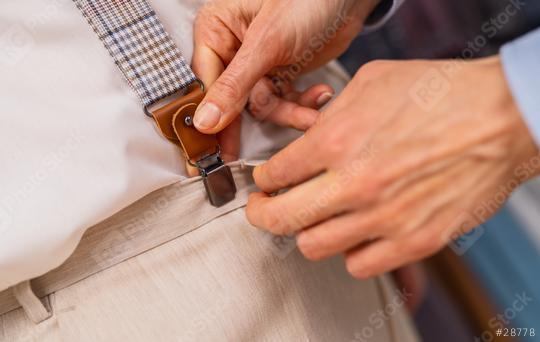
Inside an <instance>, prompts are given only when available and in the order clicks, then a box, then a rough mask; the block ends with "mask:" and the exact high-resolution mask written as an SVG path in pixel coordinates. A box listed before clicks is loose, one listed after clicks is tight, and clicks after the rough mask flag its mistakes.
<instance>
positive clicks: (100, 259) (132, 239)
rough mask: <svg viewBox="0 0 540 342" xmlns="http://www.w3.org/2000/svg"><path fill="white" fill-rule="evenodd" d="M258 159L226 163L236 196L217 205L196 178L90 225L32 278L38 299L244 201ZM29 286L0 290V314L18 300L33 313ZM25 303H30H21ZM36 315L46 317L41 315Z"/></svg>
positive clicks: (208, 219) (157, 244)
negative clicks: (59, 260)
mask: <svg viewBox="0 0 540 342" xmlns="http://www.w3.org/2000/svg"><path fill="white" fill-rule="evenodd" d="M258 163H259V162H257V161H253V162H247V161H238V162H234V163H231V164H229V166H230V167H231V170H232V173H233V176H234V179H235V182H236V185H237V188H238V192H237V194H236V198H235V200H233V201H232V202H230V203H228V204H226V205H224V206H223V207H220V208H215V207H213V206H211V205H210V203H209V202H208V200H207V198H206V196H207V195H206V191H205V188H204V185H203V182H202V180H201V178H200V177H195V178H190V179H187V180H184V181H182V182H179V183H176V184H172V185H170V186H167V187H165V188H162V189H160V190H157V191H154V192H152V193H150V194H148V195H147V196H145V197H144V198H142V199H140V200H139V201H137V202H135V203H133V204H132V205H130V206H129V207H127V208H125V209H123V210H121V211H119V212H118V213H116V214H114V215H113V216H111V217H109V218H108V219H106V220H104V221H103V222H101V223H99V224H97V225H95V226H93V227H91V228H90V229H88V230H87V231H86V232H85V234H84V235H83V237H82V239H81V241H80V243H79V245H78V246H77V248H76V250H75V251H74V252H73V254H72V255H71V256H70V257H69V258H68V259H67V260H66V261H65V262H64V263H63V264H62V265H61V266H60V267H58V268H56V269H54V270H52V271H50V272H48V273H46V274H44V275H43V276H40V277H38V278H36V279H33V280H32V281H31V284H32V289H33V293H34V294H35V296H37V297H38V298H42V297H46V296H48V295H49V294H51V293H54V292H56V291H59V290H61V289H63V288H66V287H68V286H70V285H72V284H74V283H76V282H78V281H80V280H82V279H85V278H87V277H90V276H92V275H93V274H96V273H98V272H100V271H103V270H105V269H107V268H110V267H112V266H114V265H116V264H118V263H121V262H123V261H125V260H127V259H129V258H132V257H134V256H136V255H139V254H141V253H144V252H146V251H148V250H150V249H153V248H156V247H158V246H160V245H162V244H164V243H166V242H168V241H171V240H173V239H176V238H178V237H180V236H182V235H184V234H187V233H189V232H190V231H193V230H195V229H197V228H199V227H201V226H203V225H205V224H206V223H208V222H210V221H211V220H213V219H215V218H216V217H219V216H221V215H224V214H226V213H228V212H231V211H233V210H236V209H238V208H240V207H243V206H245V204H246V202H247V198H248V194H249V193H250V192H253V191H254V190H255V189H256V187H255V185H254V182H253V179H252V177H251V171H252V167H253V166H255V165H256V164H258ZM165 210H167V211H172V212H175V213H176V214H175V215H174V216H173V217H174V220H171V219H170V218H171V215H163V216H161V215H160V212H163V211H165ZM28 289H29V287H28V283H27V282H24V283H21V284H19V285H18V286H14V287H13V288H9V289H7V290H4V291H2V292H0V315H2V314H5V313H7V312H9V311H12V310H15V309H18V308H19V307H21V304H22V306H23V307H24V308H25V310H26V311H27V313H28V314H29V316H30V317H31V316H32V313H31V312H29V311H32V312H35V310H34V309H32V308H31V306H33V307H35V304H36V301H35V300H34V301H32V299H31V298H28ZM22 290H24V291H22ZM21 296H22V297H21ZM25 302H28V303H30V304H31V305H24V304H25ZM36 316H37V317H42V318H43V317H44V316H43V314H39V315H36ZM31 318H32V317H31ZM33 320H34V321H36V320H37V321H39V320H40V319H39V318H36V319H33Z"/></svg>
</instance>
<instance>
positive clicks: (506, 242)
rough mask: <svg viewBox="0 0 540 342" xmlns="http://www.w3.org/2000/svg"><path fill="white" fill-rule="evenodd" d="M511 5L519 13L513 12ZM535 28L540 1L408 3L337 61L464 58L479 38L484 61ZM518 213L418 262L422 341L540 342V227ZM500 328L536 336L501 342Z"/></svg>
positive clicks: (535, 197)
mask: <svg viewBox="0 0 540 342" xmlns="http://www.w3.org/2000/svg"><path fill="white" fill-rule="evenodd" d="M509 5H510V6H515V7H521V8H520V9H519V10H518V11H516V13H515V14H514V15H508V12H507V11H505V8H506V7H507V6H509ZM493 19H494V20H496V21H497V26H498V27H496V28H495V29H494V27H495V26H494V24H493V22H492V20H493ZM538 27H540V0H525V1H522V0H517V1H516V0H505V1H503V0H474V1H472V0H408V1H407V2H406V3H405V5H403V7H402V8H401V9H400V10H399V12H398V13H397V15H396V16H394V17H393V18H392V19H391V20H390V21H389V22H388V23H387V24H386V25H385V26H384V27H383V28H381V29H380V30H378V31H376V32H372V33H369V34H364V35H362V36H360V37H358V38H357V39H356V40H355V41H354V42H353V44H352V45H351V47H350V49H349V50H348V51H347V52H346V53H345V54H344V55H343V56H342V57H341V58H340V61H341V63H342V64H343V65H344V66H345V68H346V69H347V70H348V71H349V72H350V73H351V74H354V73H355V72H356V71H357V70H358V68H359V67H360V66H362V64H364V63H366V62H369V61H371V60H375V59H434V58H436V59H440V58H459V57H462V55H463V53H464V51H465V49H466V48H467V47H468V44H469V43H470V42H474V41H475V39H478V37H483V38H484V39H485V42H486V44H485V45H483V46H482V47H481V48H479V49H476V51H474V56H472V57H473V58H477V57H485V56H490V55H493V54H497V53H498V51H499V49H500V47H501V46H502V45H504V44H505V43H506V42H509V41H511V40H513V39H515V38H517V37H519V36H521V35H523V34H525V33H527V32H528V31H531V30H533V29H535V28H538ZM481 41H483V40H481ZM475 47H478V46H475ZM469 51H470V50H469ZM469 57H470V56H467V58H469ZM539 64H540V61H539ZM536 91H539V89H536ZM537 189H540V183H539V184H537ZM533 190H534V189H532V190H531V189H529V190H528V191H529V193H530V194H531V196H530V197H527V198H529V199H528V200H526V202H528V203H529V206H528V208H526V209H523V208H521V209H522V210H518V211H519V212H520V213H521V214H520V215H521V216H523V215H525V216H527V211H528V210H529V211H536V212H537V214H538V211H539V209H540V191H536V190H534V191H533ZM520 191H522V192H526V191H527V189H525V190H520ZM522 197H523V196H522ZM531 202H534V203H532V204H533V205H531ZM515 208H516V206H515V205H514V208H512V206H511V205H509V206H507V207H505V208H503V210H501V212H500V213H498V214H497V215H496V216H495V217H494V218H492V219H491V220H490V221H489V222H487V223H486V224H485V225H483V226H482V227H480V228H479V230H478V231H479V232H480V233H478V234H476V237H475V239H474V241H469V242H470V245H471V246H470V247H468V248H467V249H466V250H462V251H461V252H459V251H458V252H456V250H455V249H452V248H448V249H446V250H445V251H443V252H442V253H440V254H438V255H436V256H435V257H433V258H431V259H430V260H428V261H426V262H423V263H422V264H421V265H420V267H421V268H422V269H423V270H424V271H425V274H426V275H427V279H428V280H427V286H426V288H427V290H426V293H425V296H424V299H423V301H422V304H421V305H420V306H419V308H418V309H417V310H416V311H415V321H416V324H417V326H418V329H419V331H420V334H421V336H422V338H423V340H425V341H428V342H431V341H436V342H457V341H527V342H529V341H531V342H532V341H540V331H539V330H540V252H539V251H540V243H539V242H538V241H539V240H538V239H536V241H535V239H533V238H532V235H534V234H531V233H530V232H531V229H532V230H535V229H536V230H538V229H540V222H539V223H538V224H536V223H534V224H533V225H532V227H531V225H530V224H529V227H528V229H527V227H525V225H524V224H523V219H522V218H523V217H521V219H520V217H518V216H519V215H517V214H516V213H515V211H516V210H515ZM525 221H526V220H525ZM529 221H530V220H529ZM473 236H474V235H473ZM465 243H467V241H465ZM523 295H525V296H528V297H529V298H531V301H529V302H527V303H526V305H524V306H520V307H519V308H520V309H519V310H517V309H515V308H514V305H515V303H516V300H517V298H518V297H519V296H523ZM499 326H501V327H503V328H504V327H506V328H509V329H511V328H529V329H530V328H533V329H536V332H535V334H534V336H530V334H529V336H526V337H523V336H513V337H497V336H496V328H497V327H499ZM516 333H517V331H516Z"/></svg>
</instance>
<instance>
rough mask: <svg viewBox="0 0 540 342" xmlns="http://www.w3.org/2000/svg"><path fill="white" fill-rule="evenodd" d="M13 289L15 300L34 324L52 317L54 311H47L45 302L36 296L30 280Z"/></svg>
mask: <svg viewBox="0 0 540 342" xmlns="http://www.w3.org/2000/svg"><path fill="white" fill-rule="evenodd" d="M12 289H13V294H14V295H15V298H16V299H17V301H18V302H19V304H21V306H22V307H23V309H24V312H25V313H26V315H27V316H28V318H29V319H30V320H31V321H32V322H34V323H35V324H39V323H41V322H43V321H45V320H47V319H49V318H51V317H52V310H50V309H47V307H45V305H44V304H43V302H42V301H41V300H40V299H39V298H38V297H37V296H36V294H35V293H34V291H33V290H32V286H31V285H30V281H29V280H27V281H23V282H22V283H19V284H17V285H15V286H13V287H12ZM49 307H50V305H49Z"/></svg>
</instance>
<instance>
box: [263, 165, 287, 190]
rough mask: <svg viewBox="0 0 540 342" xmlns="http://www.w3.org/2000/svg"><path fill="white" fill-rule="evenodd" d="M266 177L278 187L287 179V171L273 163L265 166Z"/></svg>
mask: <svg viewBox="0 0 540 342" xmlns="http://www.w3.org/2000/svg"><path fill="white" fill-rule="evenodd" d="M266 177H267V180H268V181H269V182H270V183H271V184H272V185H273V186H278V187H279V186H281V185H282V183H283V180H284V179H287V172H286V170H285V168H283V167H281V166H278V165H276V164H273V165H271V166H270V165H269V166H268V167H267V168H266Z"/></svg>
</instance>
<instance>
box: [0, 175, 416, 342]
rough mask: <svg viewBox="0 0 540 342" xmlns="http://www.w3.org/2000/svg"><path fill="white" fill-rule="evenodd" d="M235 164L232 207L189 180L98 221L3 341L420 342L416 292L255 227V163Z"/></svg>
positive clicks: (39, 286)
mask: <svg viewBox="0 0 540 342" xmlns="http://www.w3.org/2000/svg"><path fill="white" fill-rule="evenodd" d="M241 166H242V167H241ZM233 172H234V174H235V178H236V179H237V182H238V185H239V188H240V189H239V190H240V191H239V193H238V195H237V199H236V200H235V202H234V203H232V204H230V205H228V207H226V208H221V209H219V210H218V209H214V208H212V207H209V206H208V205H207V204H206V201H205V194H204V189H203V185H202V182H201V181H200V180H194V181H193V180H190V181H187V182H184V183H181V184H176V185H172V186H171V187H168V188H167V189H162V190H160V191H158V192H156V193H153V194H151V195H149V196H147V197H145V198H144V199H142V200H141V201H139V202H137V203H135V204H134V205H132V206H130V207H129V208H127V209H125V210H123V211H122V212H120V213H118V214H116V215H114V216H113V217H111V218H110V219H108V220H106V221H105V222H103V223H101V224H100V225H98V226H96V227H93V228H91V229H90V230H89V231H88V232H87V233H86V234H85V236H84V237H83V240H82V241H81V244H80V245H79V247H78V249H77V251H76V252H75V253H74V255H73V256H72V257H71V258H70V259H69V260H68V261H66V263H65V264H64V265H63V266H61V267H60V268H59V269H57V270H54V271H51V272H49V274H47V275H45V276H43V277H40V278H38V279H36V280H34V284H33V286H34V290H35V291H36V293H37V294H38V295H39V296H40V297H44V298H45V299H47V300H48V302H49V303H50V307H51V310H52V317H51V318H49V319H47V320H45V321H43V322H41V323H39V324H34V323H32V322H31V321H30V320H29V319H28V318H27V316H26V315H25V311H24V309H23V308H16V309H14V310H11V311H9V312H7V313H4V314H3V315H1V316H0V341H9V342H11V341H40V342H42V341H43V342H45V341H55V342H56V341H68V342H71V341H77V342H79V341H92V342H95V341H145V342H146V341H295V342H296V341H331V342H336V341H416V340H417V337H416V333H415V331H414V328H413V327H412V325H411V323H410V319H409V317H408V315H407V314H406V312H405V307H404V302H403V301H404V299H406V296H407V294H406V293H401V292H400V291H398V290H397V289H395V288H394V286H393V284H392V283H391V281H390V280H389V279H388V278H386V277H381V278H376V279H371V280H368V281H358V280H355V279H353V278H352V277H350V276H349V275H348V274H347V272H346V270H345V268H344V265H343V261H342V259H341V258H339V257H336V258H333V259H330V260H326V261H323V262H317V263H315V262H309V261H307V260H305V259H304V258H303V257H302V255H301V254H300V253H299V252H298V250H297V249H296V248H295V245H294V239H290V238H276V237H273V236H271V235H269V234H268V233H265V232H262V231H259V230H257V229H255V228H253V227H252V226H250V224H249V223H248V222H247V221H246V218H245V213H244V208H243V207H244V205H245V203H246V200H247V194H248V192H250V191H253V189H254V188H253V183H252V180H251V178H250V172H251V170H250V169H249V168H248V167H245V165H240V166H239V165H237V166H235V167H234V168H233ZM163 198H165V200H163ZM157 203H161V204H160V205H157ZM149 213H152V215H149ZM9 296H10V293H4V294H0V309H1V305H2V300H3V301H4V304H5V305H7V304H6V303H11V302H10V300H9V299H8V297H9ZM2 298H4V299H2ZM10 305H12V303H11V304H10ZM4 311H5V310H4Z"/></svg>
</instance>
